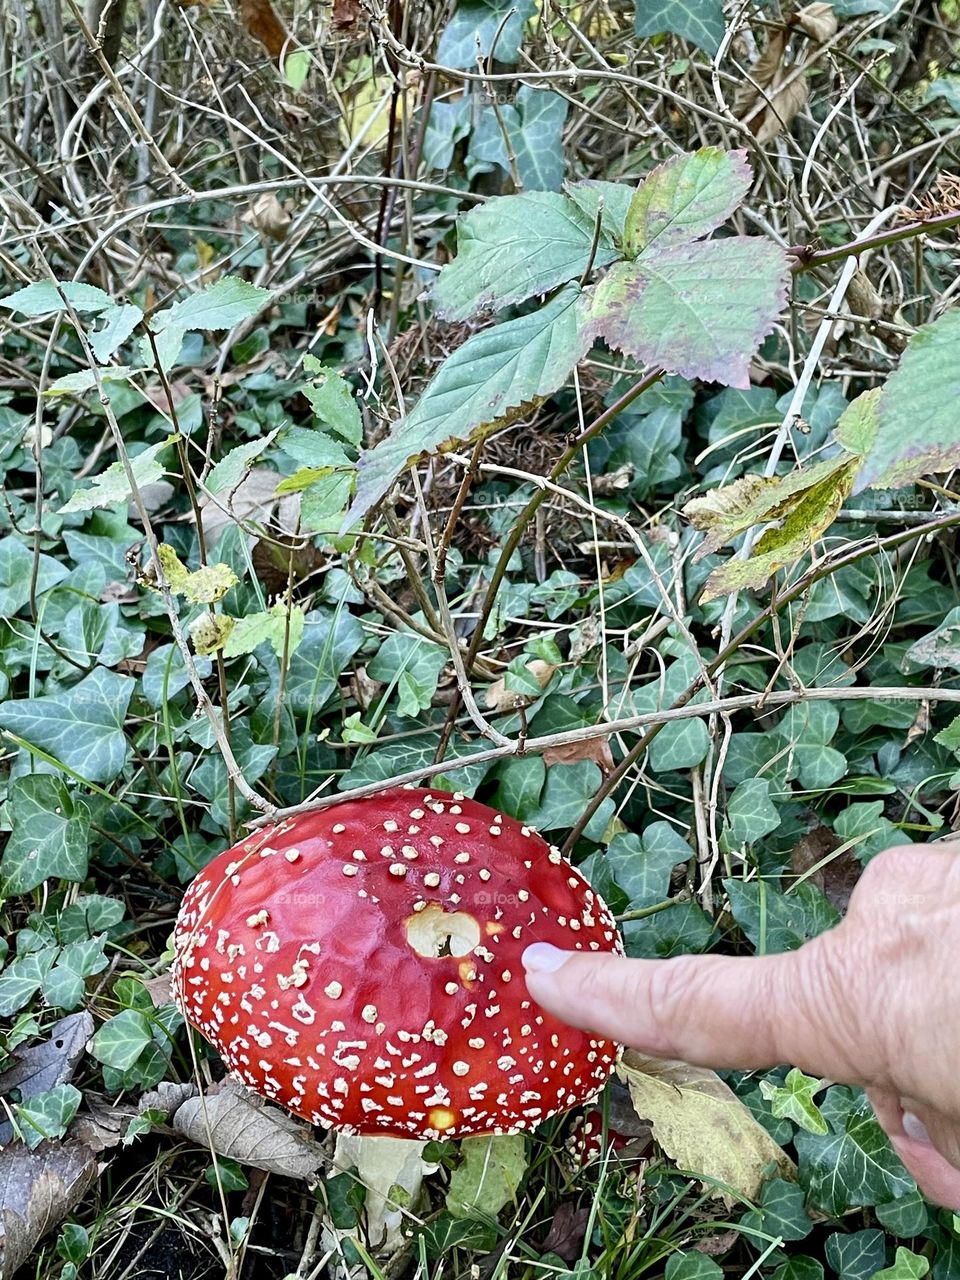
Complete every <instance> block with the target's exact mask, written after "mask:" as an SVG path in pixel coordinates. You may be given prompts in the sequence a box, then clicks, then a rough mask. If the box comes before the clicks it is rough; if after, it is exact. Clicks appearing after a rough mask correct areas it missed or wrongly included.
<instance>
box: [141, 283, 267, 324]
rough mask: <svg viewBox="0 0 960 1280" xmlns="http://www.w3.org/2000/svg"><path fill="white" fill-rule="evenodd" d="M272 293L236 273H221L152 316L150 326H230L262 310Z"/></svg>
mask: <svg viewBox="0 0 960 1280" xmlns="http://www.w3.org/2000/svg"><path fill="white" fill-rule="evenodd" d="M271 297H272V294H271V292H270V290H269V289H260V288H258V287H257V286H256V285H254V284H248V283H247V281H246V280H241V279H240V278H239V276H224V277H223V278H222V279H221V280H218V281H217V282H216V283H215V284H211V285H208V286H207V287H206V288H205V289H199V290H198V291H197V292H196V293H194V294H192V295H191V296H190V297H189V298H184V299H183V300H182V301H181V302H175V303H174V304H173V306H172V307H167V308H166V309H165V310H164V311H160V312H158V313H157V314H156V315H154V316H151V317H150V327H151V329H153V330H154V331H155V332H157V333H161V332H162V331H163V330H164V329H169V328H170V327H171V326H173V327H176V328H178V329H183V330H190V329H214V330H216V329H232V328H233V326H234V325H235V324H239V323H240V322H241V321H242V320H247V319H249V317H250V316H254V315H256V314H257V313H258V312H259V311H262V310H263V308H264V306H266V304H267V303H268V302H269V301H270V298H271Z"/></svg>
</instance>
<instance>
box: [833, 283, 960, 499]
mask: <svg viewBox="0 0 960 1280" xmlns="http://www.w3.org/2000/svg"><path fill="white" fill-rule="evenodd" d="M958 352H960V308H956V307H955V308H954V309H953V310H951V311H947V312H946V314H945V315H942V316H941V317H940V319H939V320H935V321H934V322H933V324H927V325H924V326H923V327H922V328H920V329H918V330H917V332H916V333H915V334H914V335H913V337H912V338H911V339H910V342H909V344H908V346H907V349H906V351H905V352H904V353H903V356H902V357H901V360H900V366H899V368H898V369H896V370H895V371H894V372H893V373H892V374H891V375H890V377H889V378H888V379H887V381H886V384H885V385H884V388H883V393H882V395H881V396H880V399H879V403H878V407H877V431H876V436H875V438H874V441H873V445H872V447H871V448H870V450H869V452H868V454H867V456H866V458H865V459H864V462H863V466H862V467H861V469H860V473H859V475H858V477H857V489H858V491H859V490H860V489H866V488H869V487H870V486H871V485H878V486H882V487H884V488H891V487H898V486H900V485H904V484H909V483H910V482H911V481H913V480H917V479H919V478H920V477H921V476H924V475H928V474H929V473H930V472H934V471H950V470H952V469H953V468H954V467H955V466H957V465H958V463H960V419H958V417H957V413H956V405H957V401H958V399H960V359H958V358H957V355H958Z"/></svg>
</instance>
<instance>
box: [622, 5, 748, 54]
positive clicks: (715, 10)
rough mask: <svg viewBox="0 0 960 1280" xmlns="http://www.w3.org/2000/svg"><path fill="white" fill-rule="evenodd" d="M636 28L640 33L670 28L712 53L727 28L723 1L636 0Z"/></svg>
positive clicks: (656, 32)
mask: <svg viewBox="0 0 960 1280" xmlns="http://www.w3.org/2000/svg"><path fill="white" fill-rule="evenodd" d="M634 29H635V30H636V33H637V35H638V36H657V35H661V34H662V33H663V32H665V31H669V32H670V33H671V34H672V35H675V36H680V38H681V39H682V40H689V41H690V43H691V44H695V45H696V46H697V47H698V48H700V49H702V50H703V51H704V53H709V54H711V55H713V54H715V53H716V52H717V50H718V49H719V47H720V41H721V40H722V39H723V33H724V31H725V29H726V28H725V24H724V21H723V4H722V0H636V25H635V28H634Z"/></svg>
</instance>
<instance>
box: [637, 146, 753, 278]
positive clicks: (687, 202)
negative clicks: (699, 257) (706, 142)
mask: <svg viewBox="0 0 960 1280" xmlns="http://www.w3.org/2000/svg"><path fill="white" fill-rule="evenodd" d="M752 176H753V175H752V172H751V169H750V166H749V165H748V164H747V160H746V152H745V151H723V150H721V148H720V147H701V148H700V150H699V151H694V152H691V153H690V154H688V155H680V156H675V157H673V158H672V159H670V160H667V161H665V162H664V163H663V164H661V165H657V167H656V168H655V169H652V170H651V171H650V173H648V174H647V176H646V177H645V178H644V180H643V181H642V182H641V183H640V186H639V187H638V188H637V190H636V192H635V193H634V196H633V199H632V200H631V202H630V208H629V209H628V210H627V218H626V223H625V226H624V233H623V247H624V250H625V251H626V253H627V254H628V256H630V257H636V255H637V254H638V253H640V251H641V250H643V249H646V248H647V247H648V246H649V245H651V244H653V243H654V242H656V247H657V249H658V250H659V249H664V248H666V247H667V246H668V245H672V244H686V243H688V241H690V240H699V239H700V238H701V236H705V235H708V234H709V233H710V232H711V231H714V230H715V229H716V228H717V227H719V226H720V224H721V223H723V222H726V220H727V218H729V217H730V215H731V213H733V212H734V210H735V209H738V208H739V207H740V204H741V201H742V200H743V198H744V196H745V195H746V194H747V191H748V190H749V189H750V182H751V179H752Z"/></svg>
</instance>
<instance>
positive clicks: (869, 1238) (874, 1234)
mask: <svg viewBox="0 0 960 1280" xmlns="http://www.w3.org/2000/svg"><path fill="white" fill-rule="evenodd" d="M824 1254H825V1256H826V1259H827V1262H828V1263H829V1264H830V1266H831V1267H832V1268H833V1269H834V1271H835V1272H836V1273H837V1275H838V1276H839V1277H840V1280H871V1278H872V1277H873V1276H875V1275H876V1274H877V1272H878V1271H879V1270H880V1268H881V1267H882V1266H883V1260H884V1258H885V1256H886V1249H885V1247H884V1237H883V1232H882V1231H877V1230H876V1228H875V1227H871V1228H870V1229H868V1230H866V1231H852V1232H851V1233H850V1234H849V1235H843V1234H841V1233H840V1232H839V1231H837V1232H834V1234H833V1235H831V1236H827V1241H826V1245H825V1246H824Z"/></svg>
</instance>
